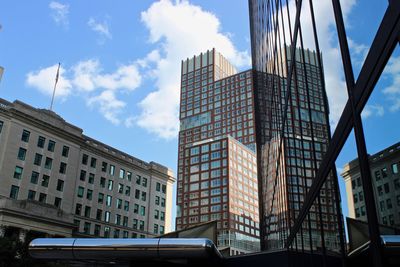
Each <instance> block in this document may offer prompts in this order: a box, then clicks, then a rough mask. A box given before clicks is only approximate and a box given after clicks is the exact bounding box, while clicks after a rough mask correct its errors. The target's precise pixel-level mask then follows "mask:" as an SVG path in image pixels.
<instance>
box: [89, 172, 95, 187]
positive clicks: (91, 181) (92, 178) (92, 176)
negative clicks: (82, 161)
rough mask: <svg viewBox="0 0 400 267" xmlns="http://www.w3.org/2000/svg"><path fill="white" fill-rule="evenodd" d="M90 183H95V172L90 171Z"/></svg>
mask: <svg viewBox="0 0 400 267" xmlns="http://www.w3.org/2000/svg"><path fill="white" fill-rule="evenodd" d="M88 182H89V184H93V183H94V173H89V180H88Z"/></svg>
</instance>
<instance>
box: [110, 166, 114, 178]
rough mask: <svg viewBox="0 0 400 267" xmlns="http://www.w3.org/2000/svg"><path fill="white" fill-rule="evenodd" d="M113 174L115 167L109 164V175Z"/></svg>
mask: <svg viewBox="0 0 400 267" xmlns="http://www.w3.org/2000/svg"><path fill="white" fill-rule="evenodd" d="M114 174H115V166H114V165H111V164H110V175H114Z"/></svg>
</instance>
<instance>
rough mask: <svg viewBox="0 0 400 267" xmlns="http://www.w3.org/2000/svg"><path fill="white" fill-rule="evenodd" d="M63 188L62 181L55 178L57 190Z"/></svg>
mask: <svg viewBox="0 0 400 267" xmlns="http://www.w3.org/2000/svg"><path fill="white" fill-rule="evenodd" d="M63 190H64V181H63V180H60V179H58V180H57V191H60V192H62V191H63Z"/></svg>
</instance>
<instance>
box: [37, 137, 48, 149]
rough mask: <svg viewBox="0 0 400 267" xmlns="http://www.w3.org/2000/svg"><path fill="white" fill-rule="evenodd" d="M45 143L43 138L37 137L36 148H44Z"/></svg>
mask: <svg viewBox="0 0 400 267" xmlns="http://www.w3.org/2000/svg"><path fill="white" fill-rule="evenodd" d="M45 142H46V138H44V137H43V136H39V138H38V141H37V146H38V147H40V148H44V143H45Z"/></svg>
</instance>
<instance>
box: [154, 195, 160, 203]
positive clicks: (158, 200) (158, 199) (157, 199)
mask: <svg viewBox="0 0 400 267" xmlns="http://www.w3.org/2000/svg"><path fill="white" fill-rule="evenodd" d="M155 203H156V205H160V197H159V196H156V200H155Z"/></svg>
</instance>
